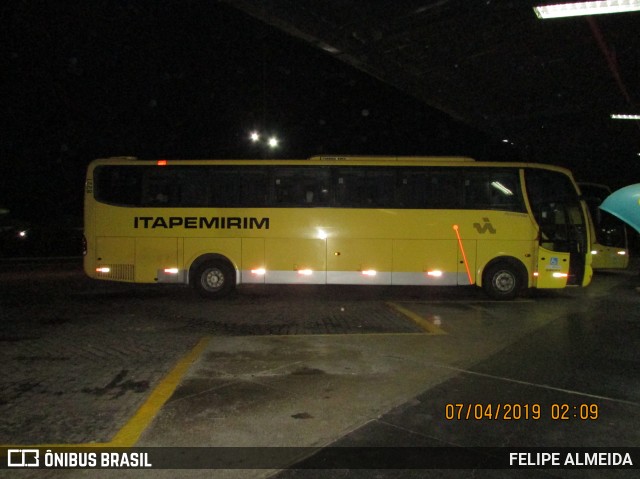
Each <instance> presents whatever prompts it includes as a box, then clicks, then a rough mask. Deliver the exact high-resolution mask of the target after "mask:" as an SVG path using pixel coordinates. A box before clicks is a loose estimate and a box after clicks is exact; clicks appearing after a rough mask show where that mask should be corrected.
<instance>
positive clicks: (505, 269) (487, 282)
mask: <svg viewBox="0 0 640 479" xmlns="http://www.w3.org/2000/svg"><path fill="white" fill-rule="evenodd" d="M522 285H523V280H522V274H521V271H520V269H519V268H518V267H517V265H515V264H513V263H512V262H510V261H499V262H496V263H493V264H491V265H489V266H488V267H487V268H486V269H485V271H484V274H483V279H482V288H483V289H484V291H485V292H486V293H487V294H488V295H489V296H490V297H492V298H493V299H497V300H509V299H513V298H515V297H516V296H517V295H518V293H519V292H520V290H521V289H522Z"/></svg>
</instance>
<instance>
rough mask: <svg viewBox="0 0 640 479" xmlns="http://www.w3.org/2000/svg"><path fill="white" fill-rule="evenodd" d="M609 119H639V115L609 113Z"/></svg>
mask: <svg viewBox="0 0 640 479" xmlns="http://www.w3.org/2000/svg"><path fill="white" fill-rule="evenodd" d="M611 119H612V120H640V115H628V114H619V113H614V114H613V115H611Z"/></svg>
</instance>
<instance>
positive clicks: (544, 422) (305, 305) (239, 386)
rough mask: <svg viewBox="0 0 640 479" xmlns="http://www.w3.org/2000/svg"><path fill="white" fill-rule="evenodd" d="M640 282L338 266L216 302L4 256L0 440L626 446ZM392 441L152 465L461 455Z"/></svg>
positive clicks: (635, 403) (633, 431)
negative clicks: (349, 274) (503, 287)
mask: <svg viewBox="0 0 640 479" xmlns="http://www.w3.org/2000/svg"><path fill="white" fill-rule="evenodd" d="M638 286H640V277H639V276H638V274H637V268H632V269H630V270H627V271H624V272H609V273H600V274H598V275H597V276H596V278H595V280H594V282H593V284H592V285H591V286H590V287H589V288H586V289H566V290H562V291H541V292H534V293H532V294H528V295H526V296H524V297H523V298H520V299H519V300H516V301H512V302H495V301H490V300H488V299H487V298H486V297H485V296H484V295H483V294H482V292H480V291H478V290H476V289H474V288H443V289H442V288H412V287H337V286H331V287H322V286H303V287H300V286H297V287H292V286H279V287H278V286H269V287H265V286H253V287H244V288H240V290H239V291H238V292H237V293H236V294H234V295H233V296H232V297H230V298H228V299H225V300H222V301H216V302H211V301H206V300H203V299H201V298H199V297H198V296H196V295H195V294H194V293H193V292H192V291H191V290H190V289H189V288H186V287H175V286H157V285H132V284H123V283H105V282H96V281H93V280H89V279H87V278H85V277H84V276H83V274H82V272H81V269H80V265H79V264H78V263H77V262H76V261H70V262H64V263H63V262H49V263H42V262H31V263H24V264H21V263H16V262H11V263H3V264H1V265H0V291H1V293H0V294H1V296H0V322H1V323H0V324H1V326H0V343H1V345H2V349H1V353H0V354H1V358H2V364H3V368H2V373H0V444H4V445H7V446H9V445H11V446H15V447H18V446H27V445H30V446H43V447H53V446H62V445H83V446H86V445H107V446H118V447H130V446H144V447H167V446H171V447H235V448H246V447H260V448H263V447H274V446H275V447H279V448H281V450H285V451H287V450H288V449H287V448H290V449H291V451H294V452H295V451H298V452H300V453H301V454H302V455H303V456H304V455H306V453H307V452H308V451H307V450H297V449H295V448H300V447H309V448H320V449H321V448H323V447H326V446H349V447H366V448H371V447H381V446H382V447H385V448H389V447H396V448H399V447H400V448H402V447H407V446H408V447H416V446H419V447H424V448H426V449H425V450H424V452H425V454H428V453H429V451H430V450H431V449H430V448H433V447H452V446H455V447H458V446H466V447H496V448H502V447H507V448H521V447H545V448H562V447H584V448H599V447H606V448H613V449H611V451H614V450H622V449H621V448H626V447H636V446H638V445H639V444H640V432H639V431H640V378H639V376H638V374H637V372H636V371H637V370H638V369H639V368H638V363H639V361H640V353H639V352H638V347H637V345H638V344H640V309H639V308H638V305H639V304H640V293H639V292H638V291H637V290H636V288H637V287H638ZM330 450H331V449H327V451H330ZM374 451H377V449H374ZM395 454H396V455H395V456H393V454H391V455H390V457H389V458H388V463H387V465H386V466H385V467H384V468H382V469H379V470H375V471H373V470H370V469H358V468H359V467H365V466H366V465H363V464H355V465H354V467H353V468H352V469H349V470H347V469H340V470H336V469H330V468H329V469H321V470H299V469H298V470H296V469H291V470H285V471H281V472H277V471H275V470H270V471H267V470H265V469H275V468H273V467H271V466H273V462H272V461H266V462H265V464H264V467H263V469H251V470H220V469H218V470H213V471H212V470H206V469H202V470H189V471H181V472H180V474H178V475H177V476H176V473H175V471H165V470H154V471H153V472H147V474H152V473H153V475H154V476H161V477H267V476H270V475H274V474H275V475H276V477H279V478H293V477H385V478H386V477H427V476H428V477H464V476H468V475H469V474H468V473H467V474H462V473H463V472H464V471H456V470H438V469H426V472H427V473H428V474H427V475H426V473H425V470H422V471H419V470H415V469H406V467H407V466H406V464H405V465H403V463H402V452H398V451H396V453H395ZM363 457H364V456H363ZM394 457H395V459H394ZM639 460H640V458H639ZM363 461H364V460H363ZM394 461H395V462H394ZM389 463H390V464H391V465H389ZM378 465H379V464H378ZM396 466H397V467H396ZM329 467H330V466H329ZM389 467H392V469H389ZM636 467H637V465H636ZM2 472H3V471H1V470H0V475H2ZM4 472H7V471H6V470H5V471H4ZM10 472H12V473H15V472H21V473H23V474H22V476H23V477H28V476H29V477H75V476H76V475H78V476H81V477H93V474H95V471H88V470H85V471H69V470H66V471H30V472H27V471H10ZM115 472H118V471H114V473H115ZM631 472H633V471H629V470H617V471H606V470H602V469H579V470H573V469H570V468H568V469H561V470H559V469H553V470H545V471H542V470H527V471H525V470H520V471H510V470H501V471H495V470H488V471H482V470H479V471H476V472H475V474H476V476H477V477H512V475H514V474H515V473H517V474H518V475H522V476H524V477H540V476H543V477H547V476H551V477H602V476H603V474H604V473H610V474H614V476H612V477H634V475H633V474H629V473H631ZM102 473H103V474H105V473H108V471H102ZM121 474H122V472H118V477H120V476H121ZM129 474H132V475H131V476H130V477H134V476H135V477H137V475H140V474H144V471H133V472H129ZM165 474H166V475H165ZM114 477H115V476H114ZM127 477H129V476H127Z"/></svg>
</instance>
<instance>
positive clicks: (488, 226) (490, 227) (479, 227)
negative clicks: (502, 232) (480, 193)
mask: <svg viewBox="0 0 640 479" xmlns="http://www.w3.org/2000/svg"><path fill="white" fill-rule="evenodd" d="M482 221H484V224H483V225H481V224H480V223H473V227H474V228H475V229H476V230H477V231H478V233H480V234H485V233H486V232H487V231H488V232H489V233H491V234H492V235H494V234H496V229H495V228H494V227H493V225H492V224H491V222H490V221H489V218H482Z"/></svg>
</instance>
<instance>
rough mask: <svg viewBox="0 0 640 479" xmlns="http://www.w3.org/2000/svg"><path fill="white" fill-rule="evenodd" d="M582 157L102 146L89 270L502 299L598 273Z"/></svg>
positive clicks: (90, 178) (96, 164)
mask: <svg viewBox="0 0 640 479" xmlns="http://www.w3.org/2000/svg"><path fill="white" fill-rule="evenodd" d="M578 191H579V190H578V188H577V186H576V183H575V181H574V180H573V177H572V175H571V173H570V172H569V171H567V170H565V169H563V168H560V167H555V166H545V165H537V164H527V163H495V162H477V161H474V160H472V159H469V158H457V157H453V158H446V157H425V158H416V157H347V156H345V157H339V156H331V157H329V156H326V157H314V158H310V159H307V160H155V161H149V160H138V159H135V158H109V159H99V160H95V161H93V162H92V163H91V164H90V166H89V168H88V172H87V179H86V187H85V217H84V219H85V245H86V247H85V256H84V268H85V272H86V274H87V275H89V276H90V277H92V278H96V279H105V280H114V281H129V282H140V283H181V284H191V285H193V287H195V289H196V290H197V291H198V292H199V293H200V294H201V295H202V296H204V297H210V298H216V297H220V296H224V295H225V294H227V293H229V292H230V291H231V290H233V289H234V288H235V287H236V285H239V284H249V283H253V284H256V283H258V284H275V283H287V284H352V285H354V284H356V285H367V284H372V285H425V286H428V285H438V286H440V285H442V286H444V285H477V286H478V287H482V288H483V289H484V290H485V291H486V292H487V293H488V294H489V295H490V296H491V297H493V298H496V299H511V298H514V297H515V296H516V295H517V294H518V293H519V292H520V291H521V290H522V289H525V288H563V287H565V286H568V285H575V286H586V285H588V284H589V282H590V281H591V276H592V270H591V255H590V251H591V250H590V239H589V228H588V216H587V215H588V213H587V210H586V205H585V204H584V203H583V202H582V201H581V200H580V197H579V192H578Z"/></svg>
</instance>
